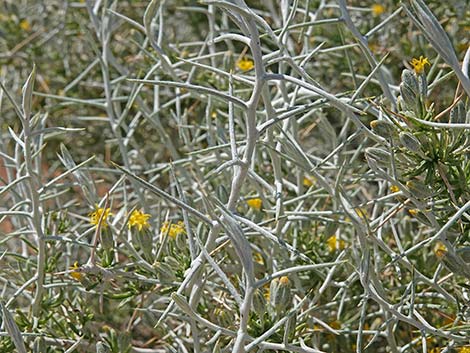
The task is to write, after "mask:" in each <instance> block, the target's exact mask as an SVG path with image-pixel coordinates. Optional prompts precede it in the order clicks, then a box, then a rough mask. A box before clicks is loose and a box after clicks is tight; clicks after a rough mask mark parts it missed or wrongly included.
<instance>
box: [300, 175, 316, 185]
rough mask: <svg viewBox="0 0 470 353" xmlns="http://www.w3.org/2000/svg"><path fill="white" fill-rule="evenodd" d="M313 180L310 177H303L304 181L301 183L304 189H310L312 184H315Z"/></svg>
mask: <svg viewBox="0 0 470 353" xmlns="http://www.w3.org/2000/svg"><path fill="white" fill-rule="evenodd" d="M315 181H316V180H315V178H312V177H305V178H304V181H303V184H304V186H306V187H310V186H312V185H313V184H314V183H315Z"/></svg>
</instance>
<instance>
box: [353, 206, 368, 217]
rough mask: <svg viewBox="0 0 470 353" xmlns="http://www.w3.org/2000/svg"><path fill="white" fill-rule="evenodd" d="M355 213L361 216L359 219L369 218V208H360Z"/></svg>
mask: <svg viewBox="0 0 470 353" xmlns="http://www.w3.org/2000/svg"><path fill="white" fill-rule="evenodd" d="M354 211H356V214H357V215H358V216H359V218H361V219H366V218H367V208H365V207H358V208H356V209H355V210H354Z"/></svg>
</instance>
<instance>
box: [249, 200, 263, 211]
mask: <svg viewBox="0 0 470 353" xmlns="http://www.w3.org/2000/svg"><path fill="white" fill-rule="evenodd" d="M246 204H247V205H248V206H249V207H251V208H253V209H255V210H257V211H259V210H261V206H263V200H261V199H260V198H255V199H250V200H247V201H246Z"/></svg>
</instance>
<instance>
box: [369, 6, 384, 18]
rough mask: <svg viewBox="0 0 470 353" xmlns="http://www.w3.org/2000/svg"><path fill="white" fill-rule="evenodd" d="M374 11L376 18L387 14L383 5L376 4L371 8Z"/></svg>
mask: <svg viewBox="0 0 470 353" xmlns="http://www.w3.org/2000/svg"><path fill="white" fill-rule="evenodd" d="M370 9H371V11H372V15H374V16H380V15H381V14H383V13H384V12H385V7H384V6H383V5H381V4H374V5H372V6H371V7H370Z"/></svg>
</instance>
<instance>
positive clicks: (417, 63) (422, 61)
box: [410, 55, 431, 74]
mask: <svg viewBox="0 0 470 353" xmlns="http://www.w3.org/2000/svg"><path fill="white" fill-rule="evenodd" d="M410 64H411V66H413V70H415V72H416V73H417V74H420V73H422V72H423V71H424V66H425V65H426V64H427V65H431V63H430V62H429V60H428V58H425V57H423V56H422V55H421V56H420V57H419V59H416V58H413V60H411V62H410Z"/></svg>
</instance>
